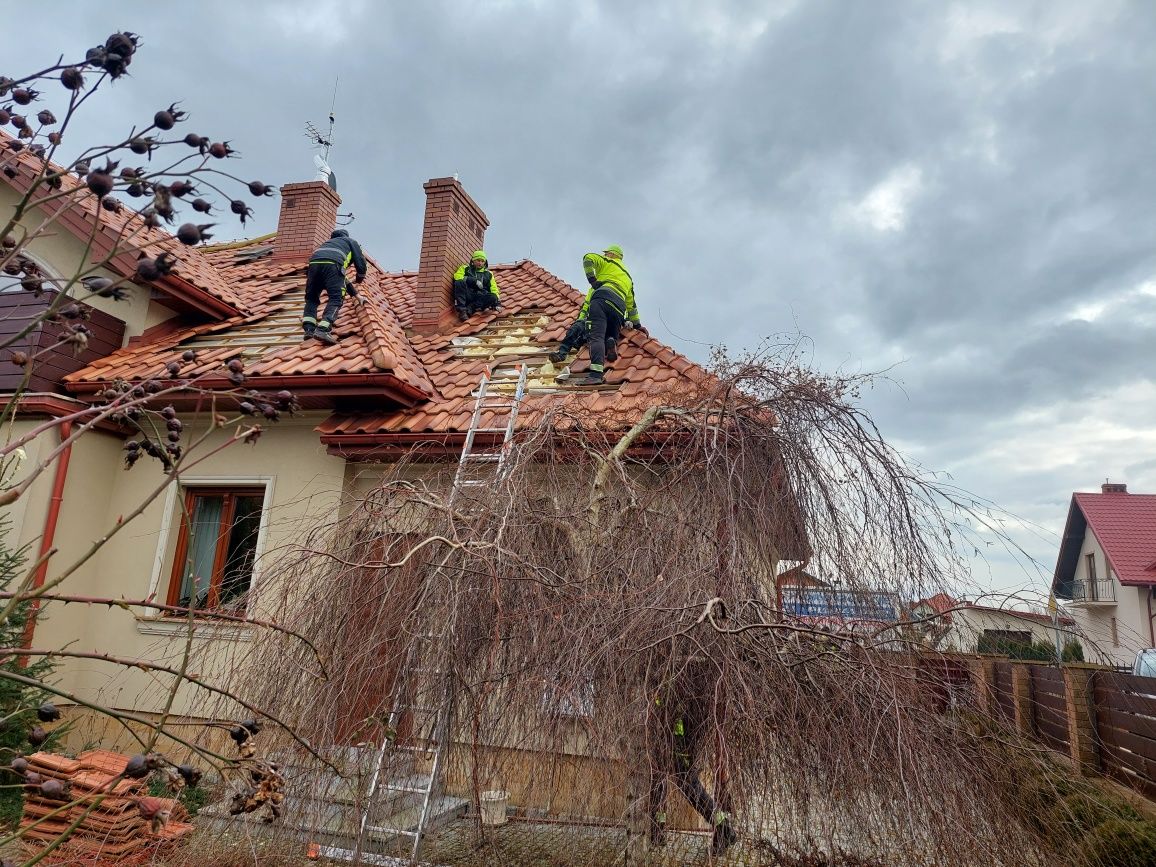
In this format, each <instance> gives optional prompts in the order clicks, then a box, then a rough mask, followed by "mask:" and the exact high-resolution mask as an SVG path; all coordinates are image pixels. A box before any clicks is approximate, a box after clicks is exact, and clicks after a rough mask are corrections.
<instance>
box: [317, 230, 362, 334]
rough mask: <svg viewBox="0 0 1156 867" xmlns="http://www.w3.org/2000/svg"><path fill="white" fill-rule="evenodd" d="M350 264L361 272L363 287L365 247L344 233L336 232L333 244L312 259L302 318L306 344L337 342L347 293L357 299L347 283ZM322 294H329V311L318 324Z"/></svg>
mask: <svg viewBox="0 0 1156 867" xmlns="http://www.w3.org/2000/svg"><path fill="white" fill-rule="evenodd" d="M350 264H352V265H353V268H354V270H355V271H356V272H357V277H356V278H355V279H356V282H358V283H360V282H361V281H362V280H364V279H365V272H366V265H365V255H364V254H363V253H362V252H361V245H360V244H358V243H357V242H356V241H355V240H353V239H352V238H351V237H349V233H348V232H347V231H345V230H344V229H337V230H335V231H334V232H333V234H332V235H330V236H329V240H328V241H326V242H325V243H324V244H322V245H321V246H320V247H318V248H317V249H316V250H315V251H314V253H313V255H312V256H310V257H309V270H308V271H307V272H306V277H305V313H304V314H303V315H302V317H301V324H302V325H303V326H304V328H305V339H306V340H308V339H309V338H310V337H315V338H317V339H318V340H320V341H321V342H322V343H328V344H330V345H332V344H334V343H336V342H337V338H336V337H334V336H333V324H334V323H335V322H336V321H337V311H339V310H340V309H341V303H342V301H344V300H345V294H346V292H348V293H349V294H350V295H353V296H355V297H356V295H357V290H356V289H354V288H353V286H352V284H350V283H349V281H348V280H346V279H345V269H346V268H348V267H349V266H350ZM322 290H325V310H324V312H323V313H322V314H321V319H320V320H318V319H317V308H318V306H320V304H321V291H322Z"/></svg>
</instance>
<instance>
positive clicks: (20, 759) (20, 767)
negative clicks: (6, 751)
mask: <svg viewBox="0 0 1156 867" xmlns="http://www.w3.org/2000/svg"><path fill="white" fill-rule="evenodd" d="M8 767H10V768H11V769H12V770H13V771H14V772H16V773H17V774H23V773H25V772H26V771H27V770H28V759H26V758H24V756H17V757H16V758H14V759H13V760H12V761H11V762H9V763H8Z"/></svg>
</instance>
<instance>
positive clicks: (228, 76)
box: [0, 0, 1156, 587]
mask: <svg viewBox="0 0 1156 867" xmlns="http://www.w3.org/2000/svg"><path fill="white" fill-rule="evenodd" d="M33 9H35V11H32V10H33ZM178 10H179V11H178ZM9 24H10V25H12V26H11V27H10V28H9V31H8V38H7V39H6V41H5V51H4V57H3V60H2V61H0V66H4V67H7V68H4V69H0V72H2V73H5V74H9V75H12V74H14V73H19V72H26V71H30V70H31V69H33V68H39V65H46V64H47V63H50V62H52V61H53V60H55V58H56V56H57V55H58V54H60V53H64V54H66V55H82V54H83V52H84V49H85V48H87V47H88V46H89V45H92V44H95V43H96V42H98V41H103V39H104V38H105V36H107V35H108V33H110V32H112V30H114V29H127V30H132V31H134V32H137V33H139V34H141V36H142V38H143V47H142V50H141V51H140V53H139V55H138V57H137V59H136V60H135V61H134V63H133V66H132V72H133V77H132V78H131V79H125V80H122V81H121V82H118V83H117V84H116V85H115V87H114V88H112V90H111V92H110V93H109V94H106V95H105V96H104V97H103V98H101V100H100V103H99V105H100V108H99V109H98V110H96V111H92V112H90V113H89V115H88V116H87V118H86V119H85V127H84V129H85V130H88V131H91V132H92V134H94V135H104V136H105V137H106V139H111V138H112V137H113V136H114V135H117V134H120V133H123V131H124V128H125V126H126V125H128V124H130V123H132V122H134V121H136V122H140V121H145V122H147V121H148V120H149V119H151V116H152V113H153V112H154V111H155V110H156V109H157V108H159V107H162V106H163V105H166V104H167V103H168V102H170V101H172V100H174V99H179V100H182V106H183V107H184V108H185V109H186V110H188V111H189V112H190V113H191V114H192V121H191V123H190V124H189V125H188V127H187V128H186V131H188V130H193V131H196V132H200V133H202V134H204V135H209V136H211V137H212V138H214V139H221V138H228V139H230V140H231V141H232V143H233V144H234V146H235V147H236V148H237V149H238V150H239V151H241V153H242V154H243V156H244V160H243V161H241V162H238V163H234V164H233V166H232V167H234V168H236V169H237V171H238V173H239V174H240V175H242V176H243V177H244V178H246V179H249V178H259V179H261V180H263V181H265V182H266V183H274V184H277V185H280V184H283V183H287V182H292V181H299V180H308V179H310V178H311V177H312V176H313V167H312V162H311V160H312V155H313V151H312V150H311V147H310V143H309V142H308V140H307V139H306V138H305V136H304V125H305V123H306V121H313V122H314V123H317V124H319V125H320V126H322V127H324V126H325V125H326V116H327V114H328V112H329V108H330V103H331V99H332V97H333V91H334V83H335V80H337V79H338V78H340V84H339V86H338V88H337V96H336V108H335V112H336V116H337V127H336V131H335V140H336V146H335V148H334V150H333V152H332V154H331V162H332V164H333V167H334V170H335V171H336V173H337V175H338V178H339V189H340V193H341V195H342V197H343V199H344V204H343V208H342V210H344V211H351V212H352V213H353V214H354V215H355V217H356V219H355V221H354V222H353V223H352V225H351V227H350V228H351V230H352V231H353V233H354V235H355V237H358V238H359V239H360V240H361V241H362V242H363V244H364V245H365V246H366V247H367V249H368V250H369V252H370V253H371V255H373V256H374V257H375V258H376V259H377V260H378V261H379V262H380V263H381V264H382V265H383V266H384V267H386V268H388V269H402V268H406V269H414V268H416V265H417V258H418V248H419V243H420V229H421V219H422V209H423V206H424V194H423V191H422V183H423V182H424V181H425V180H426V179H428V178H431V177H440V176H445V175H451V174H454V173H457V174H458V175H459V176H460V178H461V180H462V182H463V184H464V185H465V187H466V189H467V190H468V191H469V192H470V194H471V195H472V196H473V197H474V198H475V199H476V200H477V201H478V203H479V204H480V205H481V206H482V208H483V209H484V210H485V211H486V213H487V214H488V216H489V218H490V221H491V228H490V230H489V232H488V234H487V249H488V251H489V253H490V259H491V261H493V262H509V261H514V260H517V259H521V258H524V257H527V256H529V257H531V258H533V259H534V260H535V261H537V262H538V263H540V264H541V265H543V266H545V267H546V268H548V269H549V270H551V271H553V272H554V273H556V274H558V275H559V276H561V277H563V278H566V279H568V280H569V281H570V282H572V283H574V284H575V285H580V284H582V283H583V280H582V273H581V264H580V258H581V255H582V253H584V252H585V251H587V250H591V249H602V248H603V247H604V246H606V245H608V244H611V243H618V244H621V245H622V246H623V247H624V248H625V251H626V261H627V264H628V266H629V267H630V270H631V272H632V274H633V275H634V277H635V281H636V284H637V288H638V300H639V306H640V309H641V312H642V317H643V321H644V322H645V323H646V324H648V325H649V326H650V329H651V332H652V333H653V334H654V335H655V336H657V337H659V338H660V339H662V340H665V341H667V342H669V343H670V344H672V345H673V346H675V347H676V348H678V349H680V350H681V351H683V352H685V353H687V354H688V355H690V356H691V357H692V358H695V359H697V360H705V359H706V355H707V347H708V346H709V345H711V344H718V343H724V344H726V345H727V346H728V347H730V348H731V349H732V350H738V349H741V348H744V347H753V346H755V345H757V344H758V343H759V342H760V340H761V339H763V338H765V337H768V336H770V335H774V334H776V333H781V332H789V331H793V330H796V329H797V330H798V331H801V332H802V333H804V334H805V335H807V337H808V339H809V344H808V345H809V347H810V349H809V352H810V357H811V358H812V360H813V361H814V363H815V364H817V365H818V366H820V367H822V368H825V369H828V370H834V369H844V370H851V371H864V370H876V369H884V368H889V369H890V377H891V380H892V381H893V382H890V383H885V384H882V385H880V386H879V387H878V388H877V389H875V390H874V391H873V392H872V393H870V394H869V395H868V396H867V398H866V400H867V403H868V406H869V408H870V409H871V410H872V411H873V413H874V414H875V416H876V418H877V420H878V422H879V424H880V426H881V428H882V429H883V431H884V433H885V434H886V435H887V436H888V437H889V438H890V439H892V440H893V441H894V442H895V443H897V444H898V445H899V446H900V447H901V448H902V449H903V450H904V451H905V452H906V453H907V454H908V455H910V456H911V457H913V458H914V459H916V460H918V461H919V462H920V463H921V464H923V465H924V466H926V467H929V468H933V469H936V470H942V471H945V472H948V473H950V474H951V475H952V476H953V477H954V479H955V481H956V482H957V483H958V484H959V485H960V486H962V487H964V488H967V489H969V490H971V491H973V492H975V493H976V494H978V495H980V496H982V497H985V498H987V499H990V500H993V501H995V502H996V503H998V504H999V505H1000V506H1002V507H1004V508H1006V509H1008V510H1009V511H1011V512H1013V513H1015V514H1017V515H1020V516H1022V517H1023V518H1025V519H1027V520H1029V521H1031V522H1035V523H1037V524H1038V525H1039V526H1040V528H1041V529H1040V530H1039V531H1038V532H1037V533H1022V534H1021V535H1020V536H1019V538H1020V539H1021V540H1022V541H1023V542H1024V544H1025V545H1027V546H1028V547H1029V549H1030V551H1031V552H1032V554H1034V555H1035V556H1036V557H1037V558H1038V559H1039V560H1041V561H1042V562H1043V564H1044V567H1045V571H1046V572H1047V573H1049V575H1050V572H1051V569H1052V567H1053V565H1054V563H1055V557H1056V551H1057V546H1058V534H1059V532H1060V531H1061V530H1062V527H1063V521H1064V518H1065V515H1066V513H1067V504H1068V500H1069V497H1070V495H1071V493H1072V491H1073V490H1098V485H1099V484H1100V483H1101V482H1102V481H1103V480H1104V479H1105V478H1106V477H1107V478H1110V479H1111V480H1113V481H1124V482H1127V483H1128V486H1129V490H1131V491H1134V492H1149V493H1156V339H1153V338H1154V336H1156V335H1154V334H1153V327H1154V326H1156V244H1154V238H1153V234H1154V231H1156V220H1154V219H1153V207H1152V206H1153V203H1154V201H1156V158H1154V156H1153V154H1154V153H1156V150H1154V144H1153V142H1154V140H1156V116H1154V107H1156V48H1154V47H1153V46H1156V4H1152V3H1150V2H1135V3H1127V2H1112V0H1096V2H1087V0H1073V2H1060V0H1041V2H1012V0H993V2H979V0H977V2H959V3H949V2H938V0H935V2H932V0H928V2H914V0H912V2H898V0H896V2H887V0H877V2H870V3H868V2H855V0H843V2H833V0H832V2H825V0H778V2H769V0H768V2H761V0H729V2H728V0H694V2H644V0H632V2H630V3H625V2H621V3H620V2H614V3H611V2H595V0H566V2H563V0H492V2H486V0H461V2H458V0H422V2H410V0H395V2H384V0H382V2H360V0H342V2H330V0H311V2H298V0H271V2H258V0H244V2H237V0H230V2H197V3H183V4H176V3H157V2H119V3H91V2H53V3H51V4H41V5H39V6H29V7H28V11H27V13H26V14H22V16H21V21H20V22H19V24H18V25H17V24H16V22H14V21H10V22H9ZM81 129H82V128H81V127H78V128H77V131H78V132H80V131H81ZM277 207H278V205H277V202H276V201H275V200H266V201H265V202H264V203H263V204H262V205H261V206H259V208H258V212H257V219H256V225H255V227H254V229H253V232H254V233H260V232H266V231H271V230H273V229H274V228H275V226H276V218H277ZM229 231H232V227H231V226H230V227H229V229H228V231H227V232H226V233H224V234H228V232H229ZM976 577H977V580H978V581H979V582H980V583H981V584H988V583H993V584H995V585H998V586H1005V587H1014V586H1020V585H1023V584H1025V583H1026V582H1028V581H1029V580H1030V576H1029V575H1028V574H1026V573H1025V572H1023V571H1021V570H1020V569H1018V568H1017V567H1016V566H1015V565H1014V564H1012V563H1011V562H1010V561H1009V560H1007V559H1005V558H1003V557H1000V556H998V555H996V556H994V557H992V558H991V559H990V567H987V566H980V567H978V568H977V575H976ZM1037 586H1045V585H1044V584H1038V585H1037Z"/></svg>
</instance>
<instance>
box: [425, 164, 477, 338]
mask: <svg viewBox="0 0 1156 867" xmlns="http://www.w3.org/2000/svg"><path fill="white" fill-rule="evenodd" d="M489 225H490V221H489V220H488V219H487V218H486V215H485V213H483V211H482V209H481V208H479V207H478V203H477V202H475V201H474V200H473V199H471V198H470V196H469V193H467V192H466V191H465V190H464V189H463V188H462V185H461V184H460V183H458V181H457V179H455V178H432V179H431V180H429V181H426V183H425V226H424V227H423V228H422V233H421V260H420V262H419V264H418V275H417V301H416V304H415V305H414V310H413V321H412V325H413V329H414V331H417V332H419V333H427V334H428V333H429V332H431V331H437V330H438V326H439V324H440V323H441V321H442V319H443V318H448V317H449V315H450V313H451V312H452V311H453V276H454V271H456V270H457V269H458V266H459V265H463V264H465V263H466V262H468V261H469V258H470V253H472V252H473V251H474V250H478V249H480V248H482V247H484V246H485V239H486V228H487V227H488V226H489Z"/></svg>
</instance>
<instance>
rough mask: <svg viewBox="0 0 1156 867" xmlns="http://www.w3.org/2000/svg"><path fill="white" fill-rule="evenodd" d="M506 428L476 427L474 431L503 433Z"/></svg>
mask: <svg viewBox="0 0 1156 867" xmlns="http://www.w3.org/2000/svg"><path fill="white" fill-rule="evenodd" d="M505 432H506V428H505V427H504V426H503V427H476V428H474V433H505Z"/></svg>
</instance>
